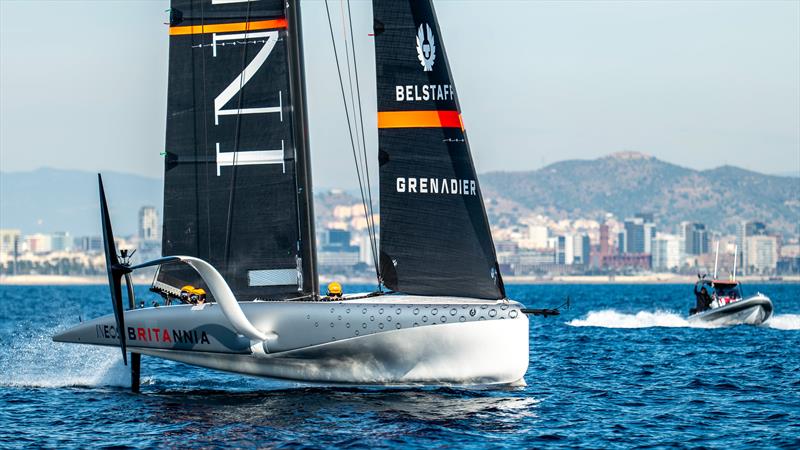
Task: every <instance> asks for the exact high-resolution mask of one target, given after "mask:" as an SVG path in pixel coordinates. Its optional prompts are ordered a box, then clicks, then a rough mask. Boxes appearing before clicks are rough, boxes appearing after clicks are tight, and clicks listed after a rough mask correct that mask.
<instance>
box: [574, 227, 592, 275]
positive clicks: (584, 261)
mask: <svg viewBox="0 0 800 450" xmlns="http://www.w3.org/2000/svg"><path fill="white" fill-rule="evenodd" d="M574 239H575V244H574V252H575V253H574V257H573V260H572V263H573V264H578V265H583V266H584V267H588V266H589V263H590V262H591V260H590V258H591V255H592V242H591V240H590V239H589V235H588V234H585V233H581V234H578V235H576V236H575V238H574Z"/></svg>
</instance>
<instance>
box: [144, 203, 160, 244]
mask: <svg viewBox="0 0 800 450" xmlns="http://www.w3.org/2000/svg"><path fill="white" fill-rule="evenodd" d="M159 229H160V224H159V221H158V211H156V208H155V207H153V206H142V208H141V209H140V210H139V239H140V240H142V241H158V240H159V239H161V233H160V232H159Z"/></svg>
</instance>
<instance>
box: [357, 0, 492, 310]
mask: <svg viewBox="0 0 800 450" xmlns="http://www.w3.org/2000/svg"><path fill="white" fill-rule="evenodd" d="M373 13H374V24H375V27H374V31H375V55H376V56H375V59H376V73H377V94H378V147H379V149H378V151H379V165H380V167H379V175H380V214H381V239H380V268H381V276H382V277H383V281H384V284H385V285H386V286H387V287H389V288H390V289H393V290H396V291H400V292H404V293H408V294H418V295H447V296H462V297H473V298H503V297H505V291H504V287H503V282H502V278H501V276H500V273H499V267H498V264H497V257H496V255H495V250H494V244H493V242H492V237H491V232H490V228H489V222H488V219H487V217H486V212H485V210H484V207H483V199H482V196H481V192H480V186H479V183H478V179H477V174H476V173H475V167H474V165H473V162H472V157H471V155H470V149H469V143H468V141H467V137H466V132H465V130H464V123H463V120H462V117H461V112H460V111H461V110H460V108H459V105H458V97H457V95H456V90H455V87H454V84H453V81H452V76H451V74H450V67H449V64H448V62H447V52H446V50H445V46H444V41H443V39H442V36H441V32H440V30H439V26H438V23H437V21H436V14H435V11H434V9H433V5H432V4H431V2H430V1H429V0H420V1H413V2H404V1H401V2H398V1H391V0H373Z"/></svg>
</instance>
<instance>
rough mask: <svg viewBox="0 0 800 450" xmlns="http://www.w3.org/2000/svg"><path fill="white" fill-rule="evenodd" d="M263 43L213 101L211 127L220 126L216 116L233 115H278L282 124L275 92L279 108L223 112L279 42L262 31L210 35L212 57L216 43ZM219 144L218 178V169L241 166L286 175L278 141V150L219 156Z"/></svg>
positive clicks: (274, 33) (280, 98)
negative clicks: (277, 168) (267, 167)
mask: <svg viewBox="0 0 800 450" xmlns="http://www.w3.org/2000/svg"><path fill="white" fill-rule="evenodd" d="M258 38H263V39H264V46H263V47H261V50H259V51H258V53H257V54H256V56H255V58H253V60H252V61H250V64H248V65H247V67H245V69H244V71H243V72H242V73H240V74H239V76H237V77H236V78H234V80H233V81H231V83H230V84H229V85H228V87H226V88H225V90H223V91H222V92H221V93H220V94H219V95H218V96H217V97H216V98H215V99H214V125H219V116H226V115H236V114H267V113H278V114H280V120H281V122H283V95H282V93H281V91H278V106H271V107H262V108H236V109H222V108H223V107H224V106H225V105H226V104H227V103H228V102H229V101H231V99H233V97H235V96H236V94H237V93H238V92H239V91H240V90H241V89H242V88H243V87H244V85H245V84H247V82H248V81H250V79H251V78H253V75H255V73H256V72H257V71H258V69H260V68H261V66H262V65H263V64H264V62H265V61H266V60H267V57H269V55H270V53H271V52H272V49H273V48H275V43H276V42H277V40H278V32H277V31H264V32H257V33H234V34H224V35H219V36H218V35H217V34H216V33H215V34H214V35H213V46H212V48H213V56H214V57H216V56H217V43H218V42H220V41H230V40H233V41H235V40H236V39H243V40H247V39H258ZM219 144H220V143H219V142H217V176H220V175H221V168H222V167H223V166H241V165H254V164H280V165H281V166H282V167H283V172H284V173H285V172H286V166H285V164H284V160H283V140H281V149H280V150H252V151H233V152H220V148H219Z"/></svg>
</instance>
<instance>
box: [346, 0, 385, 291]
mask: <svg viewBox="0 0 800 450" xmlns="http://www.w3.org/2000/svg"><path fill="white" fill-rule="evenodd" d="M339 6H340V10H341V15H342V37H343V39H344V46H345V55H346V56H347V79H348V83H349V86H350V103H351V105H352V108H353V116H355V114H356V111H358V114H359V116H360V117H361V116H362V113H361V104H360V101H361V100H360V98H361V94H360V90H359V103H358V109H356V99H355V94H354V91H356V90H358V66H357V65H356V55H355V51H356V44H355V39H354V38H353V19H352V17H351V14H350V12H351V10H350V2H349V0H348V2H347V21H348V22H349V24H350V30H349V31H350V42H352V52H353V65H352V66H351V64H350V51H351V50H350V48H349V47H348V45H347V31H348V30H347V28H348V27H347V24H346V23H345V11H344V0H339ZM352 72H355V77H356V87H355V88H353V75H352ZM360 124H361V127H360V128H359V122H355V117H354V122H353V125H354V127H355V130H356V144H357V147H358V158H356V167H357V169H356V170H357V171H359V176H363V177H365V179H366V183H364V185H365V186H364V189H363V191H362V193H361V196H362V204H363V206H364V219H365V221H366V224H367V234H368V235H369V241H370V251H371V252H372V261H373V264H375V268H376V273H377V275H378V289H380V285H381V275H380V264H379V261H378V245H377V236H376V232H375V224H374V220H373V210H372V193H371V188H370V185H369V165H368V164H367V157H366V155H367V148H366V140H365V138H364V133H365V130H364V120H363V118H362V119H361V120H360ZM359 135H360V138H361V139H360V140H359ZM361 170H363V172H364V174H363V175H362V174H361V173H360V171H361ZM365 192H366V194H365Z"/></svg>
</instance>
